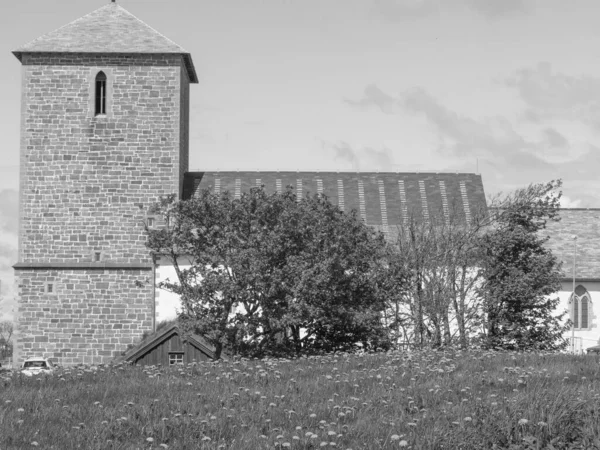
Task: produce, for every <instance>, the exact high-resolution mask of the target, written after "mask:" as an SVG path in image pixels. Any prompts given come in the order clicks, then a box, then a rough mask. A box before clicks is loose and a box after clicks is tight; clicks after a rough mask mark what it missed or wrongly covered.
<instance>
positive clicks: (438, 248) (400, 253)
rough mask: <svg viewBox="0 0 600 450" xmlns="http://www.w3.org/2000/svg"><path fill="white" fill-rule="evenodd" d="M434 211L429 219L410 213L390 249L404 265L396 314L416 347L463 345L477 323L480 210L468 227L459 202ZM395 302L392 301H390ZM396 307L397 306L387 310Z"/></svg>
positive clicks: (483, 220)
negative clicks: (413, 215) (401, 319)
mask: <svg viewBox="0 0 600 450" xmlns="http://www.w3.org/2000/svg"><path fill="white" fill-rule="evenodd" d="M449 206H450V207H449V208H448V209H447V210H446V211H445V212H444V211H439V212H434V211H432V214H431V215H430V218H429V220H422V219H421V220H418V218H415V217H411V218H409V220H408V221H407V223H406V224H405V225H404V226H402V227H398V230H397V233H396V239H395V241H394V245H393V248H395V249H396V250H397V251H396V257H397V259H398V262H397V263H396V264H401V265H403V266H404V268H405V272H404V273H405V274H407V275H408V280H407V282H404V283H402V285H403V286H404V288H405V289H404V291H403V292H402V299H401V300H400V303H403V304H404V306H405V309H404V311H403V313H404V314H402V313H400V316H401V317H403V319H404V325H406V326H405V328H406V329H408V330H411V331H412V336H410V337H409V339H406V340H407V341H409V340H411V341H412V342H411V343H413V344H415V345H417V346H424V345H432V346H435V347H439V346H441V345H452V344H454V343H456V340H457V334H458V342H459V344H460V345H461V346H462V347H463V348H466V346H467V342H468V336H469V334H471V333H472V332H473V330H474V328H475V327H476V326H477V325H478V324H479V321H480V317H481V310H480V308H479V307H478V305H479V301H478V298H477V286H478V284H479V283H480V282H481V271H480V270H479V268H478V263H479V252H480V251H479V247H478V244H477V240H478V237H479V236H480V234H481V233H482V232H483V230H484V229H485V227H486V226H487V225H488V220H489V218H488V217H487V213H486V211H485V210H484V211H473V214H472V220H471V223H470V224H469V225H468V224H467V223H466V222H465V220H464V215H462V214H464V213H461V211H460V209H459V207H462V204H461V205H458V206H457V205H449ZM394 306H395V305H394ZM391 309H396V310H399V308H398V307H396V308H391Z"/></svg>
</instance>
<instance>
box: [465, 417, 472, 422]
mask: <svg viewBox="0 0 600 450" xmlns="http://www.w3.org/2000/svg"><path fill="white" fill-rule="evenodd" d="M463 420H464V421H465V422H472V421H473V419H471V418H470V417H469V416H467V417H465V418H464V419H463Z"/></svg>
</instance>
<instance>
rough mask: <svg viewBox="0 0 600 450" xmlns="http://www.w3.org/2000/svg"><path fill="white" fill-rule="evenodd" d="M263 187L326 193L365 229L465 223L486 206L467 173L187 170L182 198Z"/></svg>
mask: <svg viewBox="0 0 600 450" xmlns="http://www.w3.org/2000/svg"><path fill="white" fill-rule="evenodd" d="M260 185H264V186H265V189H266V190H267V192H277V191H281V190H282V189H285V187H286V186H288V185H291V186H292V187H293V188H294V189H295V191H296V194H297V195H298V196H302V195H305V193H306V192H311V193H312V194H317V193H319V194H325V195H326V196H327V197H328V198H329V200H330V201H331V202H332V203H334V204H336V205H338V206H339V207H340V208H342V209H344V210H346V211H349V210H351V209H355V210H356V211H357V212H358V214H359V216H360V217H362V218H363V220H364V221H365V222H366V223H367V224H368V225H373V226H375V227H378V228H381V229H382V230H383V231H386V230H388V229H391V228H396V227H397V226H399V225H402V224H404V223H406V221H408V220H409V219H410V218H411V217H412V218H415V219H417V220H427V219H429V218H432V217H433V216H439V217H443V216H446V217H450V216H453V217H457V218H458V220H462V221H465V220H466V221H469V220H471V218H472V217H473V215H474V214H477V213H479V212H481V211H484V210H485V208H486V201H485V193H484V190H483V183H482V180H481V176H480V175H475V174H468V173H457V174H450V173H392V172H381V173H379V172H378V173H374V172H191V173H187V174H186V178H185V182H184V193H183V198H190V197H192V196H194V195H197V194H198V193H199V192H200V191H201V190H203V189H209V190H213V191H215V192H221V191H225V190H228V191H230V192H231V193H233V194H234V195H235V196H239V195H240V194H241V192H243V191H247V190H249V189H250V188H252V187H255V186H260Z"/></svg>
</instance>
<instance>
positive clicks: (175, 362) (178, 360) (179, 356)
mask: <svg viewBox="0 0 600 450" xmlns="http://www.w3.org/2000/svg"><path fill="white" fill-rule="evenodd" d="M183 356H184V352H169V366H183V364H184V362H183ZM172 357H175V358H174V359H172Z"/></svg>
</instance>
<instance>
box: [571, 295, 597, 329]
mask: <svg viewBox="0 0 600 450" xmlns="http://www.w3.org/2000/svg"><path fill="white" fill-rule="evenodd" d="M580 288H581V289H580ZM577 292H580V293H581V295H579V294H577ZM584 300H585V303H586V319H587V320H586V322H587V323H585V324H584V323H583V322H582V320H583V318H584V315H583V302H584ZM569 317H570V319H571V321H572V322H573V325H572V326H573V330H576V331H588V330H591V329H592V320H593V308H592V296H591V295H590V293H589V291H588V290H587V289H586V288H585V287H584V286H582V285H578V286H577V288H576V289H575V291H574V292H571V296H570V297H569ZM583 325H585V326H583Z"/></svg>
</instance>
